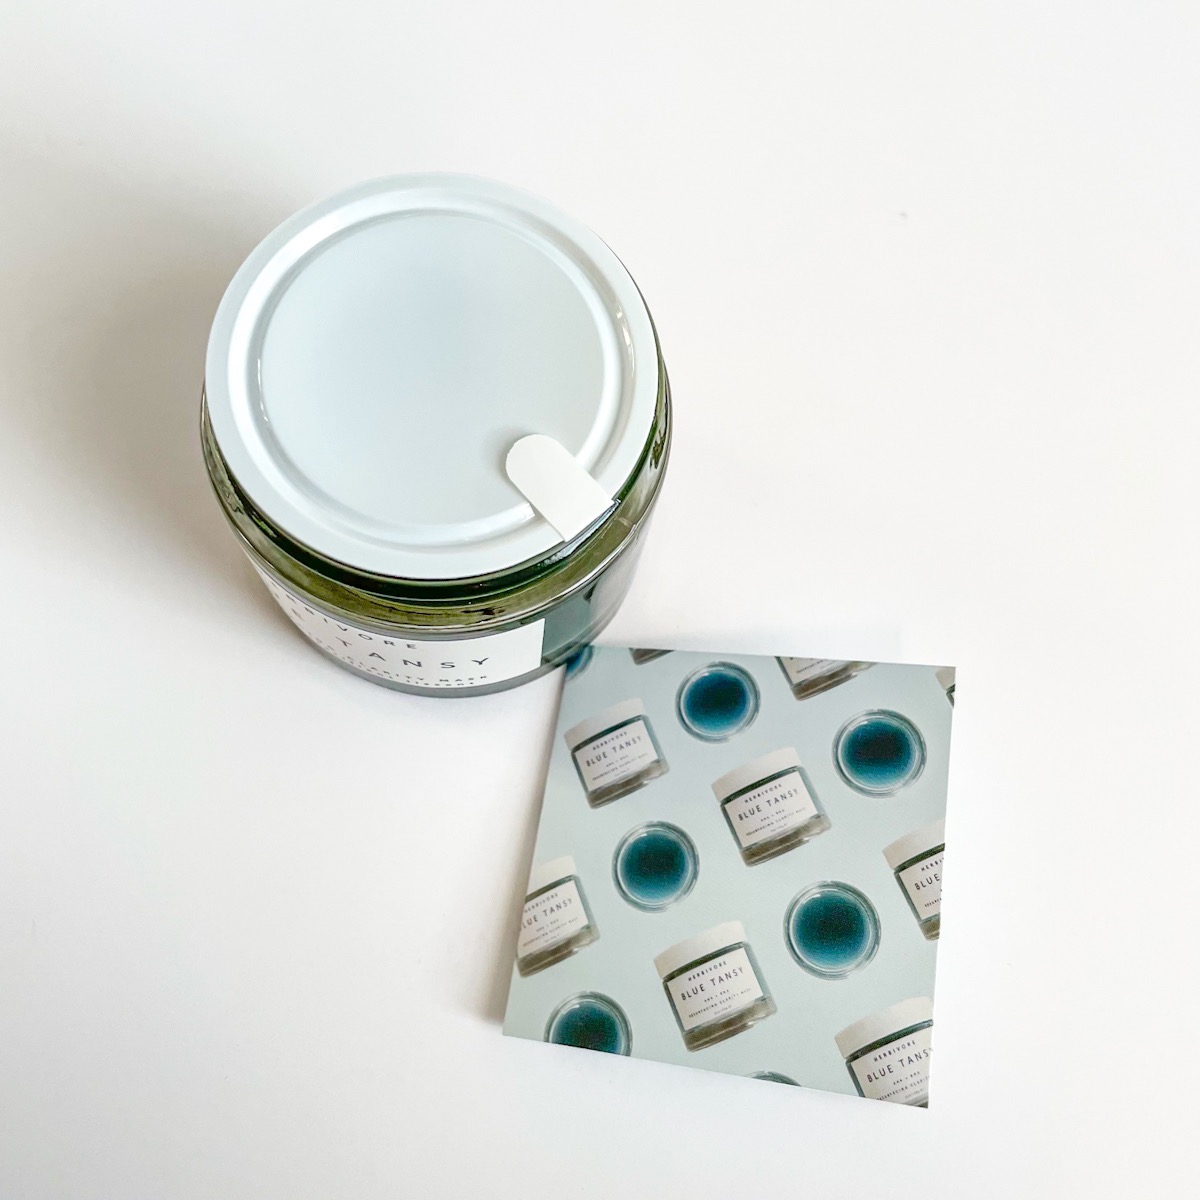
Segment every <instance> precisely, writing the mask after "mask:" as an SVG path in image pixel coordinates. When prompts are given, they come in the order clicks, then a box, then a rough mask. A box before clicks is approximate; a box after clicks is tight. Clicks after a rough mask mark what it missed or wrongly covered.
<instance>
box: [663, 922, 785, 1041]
mask: <svg viewBox="0 0 1200 1200" xmlns="http://www.w3.org/2000/svg"><path fill="white" fill-rule="evenodd" d="M654 966H655V968H656V969H657V971H658V976H659V978H660V979H661V980H662V985H663V991H664V992H666V994H667V1001H668V1003H669V1004H670V1005H671V1011H672V1012H673V1013H674V1014H675V1022H676V1024H677V1025H678V1026H679V1032H680V1033H681V1034H682V1035H683V1044H684V1045H685V1046H686V1047H687V1048H688V1049H689V1050H702V1049H703V1048H704V1047H705V1046H714V1045H716V1044H717V1042H723V1041H724V1040H725V1039H726V1038H731V1037H733V1036H734V1035H735V1034H738V1033H742V1032H743V1031H744V1030H747V1029H749V1028H750V1026H751V1025H754V1024H756V1023H757V1022H759V1021H761V1020H763V1019H764V1018H765V1017H769V1016H770V1015H771V1014H772V1013H773V1012H775V1001H774V1000H772V999H771V994H770V993H769V992H768V991H767V985H766V984H765V983H764V982H763V977H762V972H761V971H760V970H759V966H758V962H757V960H756V959H755V957H754V953H753V951H752V950H751V949H750V947H749V945H748V944H747V942H746V931H745V929H744V928H743V927H742V923H741V922H740V921H725V922H724V923H723V924H721V925H715V926H713V928H712V929H708V930H705V932H704V933H701V934H699V935H697V936H696V937H693V938H688V939H687V940H686V941H683V942H678V943H677V944H676V945H674V946H671V947H669V948H668V949H666V950H664V951H663V952H662V953H661V954H660V955H658V956H657V957H656V958H655V960H654Z"/></svg>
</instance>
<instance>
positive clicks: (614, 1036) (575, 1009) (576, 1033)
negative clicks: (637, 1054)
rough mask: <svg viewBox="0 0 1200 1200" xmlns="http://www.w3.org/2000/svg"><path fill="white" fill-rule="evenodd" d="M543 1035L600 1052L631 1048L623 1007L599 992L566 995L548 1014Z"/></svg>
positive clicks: (620, 1050) (580, 1048)
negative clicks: (548, 1017)
mask: <svg viewBox="0 0 1200 1200" xmlns="http://www.w3.org/2000/svg"><path fill="white" fill-rule="evenodd" d="M544 1037H545V1040H546V1041H548V1042H552V1043H553V1044H554V1045H556V1046H575V1047H576V1048H577V1049H579V1050H597V1051H599V1052H600V1053H601V1054H629V1053H630V1052H631V1051H632V1049H633V1033H632V1031H631V1030H630V1027H629V1018H628V1017H627V1016H626V1015H625V1010H624V1009H623V1008H622V1007H621V1006H620V1005H619V1004H618V1003H617V1002H616V1001H615V1000H613V999H612V998H611V997H609V996H605V995H602V994H601V993H600V992H576V993H575V995H573V996H568V997H567V998H566V999H565V1000H564V1001H563V1002H562V1003H561V1004H560V1005H559V1006H558V1007H557V1008H556V1009H555V1010H554V1011H553V1012H552V1013H551V1014H550V1019H549V1020H548V1021H547V1022H546V1032H545V1035H544Z"/></svg>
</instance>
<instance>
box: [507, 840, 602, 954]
mask: <svg viewBox="0 0 1200 1200" xmlns="http://www.w3.org/2000/svg"><path fill="white" fill-rule="evenodd" d="M599 936H600V930H599V929H597V928H596V921H595V919H594V918H593V916H592V910H591V909H590V908H589V907H588V902H587V897H586V896H585V895H584V893H583V884H582V883H580V882H579V876H578V875H577V874H576V872H575V860H574V859H573V858H572V857H571V856H570V855H563V857H562V858H555V859H552V860H551V861H550V862H545V863H542V864H541V865H540V866H537V867H534V869H533V871H532V872H531V873H530V875H529V887H528V890H527V893H526V896H525V907H524V908H523V909H522V911H521V932H520V933H519V934H518V935H517V971H518V972H519V973H520V974H521V975H535V974H537V972H538V971H544V970H545V969H546V968H547V967H552V966H554V964H555V963H559V962H562V960H563V959H564V958H570V957H571V955H572V954H576V953H578V952H579V951H580V950H582V949H583V947H584V946H590V945H591V944H592V943H593V942H594V941H595V940H596V939H597V938H598V937H599Z"/></svg>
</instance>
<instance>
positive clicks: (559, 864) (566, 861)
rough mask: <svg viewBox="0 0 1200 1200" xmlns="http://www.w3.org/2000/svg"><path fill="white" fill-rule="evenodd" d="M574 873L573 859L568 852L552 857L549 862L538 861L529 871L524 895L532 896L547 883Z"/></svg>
mask: <svg viewBox="0 0 1200 1200" xmlns="http://www.w3.org/2000/svg"><path fill="white" fill-rule="evenodd" d="M574 874H576V871H575V860H574V859H573V858H572V857H571V856H570V855H569V854H564V855H563V856H562V857H561V858H552V859H550V861H549V862H544V863H538V864H537V866H535V867H534V868H533V870H532V871H530V872H529V883H528V885H527V886H526V888H525V895H527V896H532V895H533V893H534V892H537V891H540V890H541V889H542V888H544V887H545V886H546V885H547V884H551V883H557V882H558V881H559V880H560V879H567V878H569V877H570V876H572V875H574Z"/></svg>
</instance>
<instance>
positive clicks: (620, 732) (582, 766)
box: [575, 717, 658, 792]
mask: <svg viewBox="0 0 1200 1200" xmlns="http://www.w3.org/2000/svg"><path fill="white" fill-rule="evenodd" d="M657 761H658V751H657V750H655V749H654V743H653V742H652V741H651V740H650V730H649V729H647V728H646V722H645V721H644V720H643V719H642V718H641V717H635V718H634V719H633V720H632V721H630V722H629V724H628V725H622V726H621V727H620V728H619V729H614V730H613V731H612V732H611V733H606V734H604V735H603V736H601V737H598V738H593V739H592V741H590V742H586V743H585V744H584V745H582V746H580V747H579V749H578V750H576V751H575V762H576V763H577V764H578V766H579V774H580V775H581V776H582V777H583V786H584V787H585V788H587V790H588V791H589V792H594V791H595V790H596V789H597V788H600V787H603V786H604V785H605V784H609V783H616V782H618V781H619V780H621V779H628V778H629V776H630V775H635V774H636V773H637V772H638V771H640V770H641V769H642V768H643V767H645V766H648V765H649V764H650V763H652V762H657Z"/></svg>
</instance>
